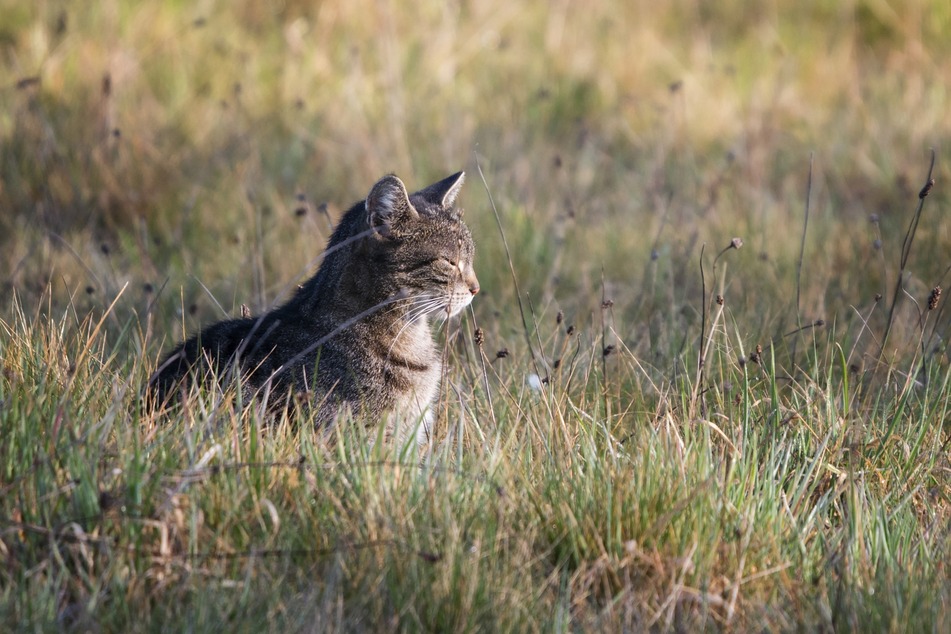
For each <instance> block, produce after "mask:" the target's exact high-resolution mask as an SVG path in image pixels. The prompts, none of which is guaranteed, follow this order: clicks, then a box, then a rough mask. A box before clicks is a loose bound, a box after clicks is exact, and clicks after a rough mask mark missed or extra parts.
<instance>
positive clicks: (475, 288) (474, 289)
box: [469, 280, 479, 295]
mask: <svg viewBox="0 0 951 634" xmlns="http://www.w3.org/2000/svg"><path fill="white" fill-rule="evenodd" d="M469 292H470V293H472V294H473V295H477V294H478V293H479V281H478V280H473V281H472V282H471V283H470V284H469Z"/></svg>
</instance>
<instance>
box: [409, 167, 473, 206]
mask: <svg viewBox="0 0 951 634" xmlns="http://www.w3.org/2000/svg"><path fill="white" fill-rule="evenodd" d="M465 180H466V173H465V172H457V173H455V174H453V175H452V176H449V177H447V178H444V179H442V180H441V181H439V182H438V183H433V184H432V185H430V186H429V187H427V188H426V189H421V190H419V191H418V192H416V194H415V195H416V196H419V197H421V198H422V199H423V200H425V201H426V202H428V203H431V204H433V205H438V206H439V207H442V208H443V209H445V210H447V211H448V210H449V209H452V206H453V204H454V203H455V202H456V198H457V197H458V196H459V192H460V191H461V190H462V183H463V182H465Z"/></svg>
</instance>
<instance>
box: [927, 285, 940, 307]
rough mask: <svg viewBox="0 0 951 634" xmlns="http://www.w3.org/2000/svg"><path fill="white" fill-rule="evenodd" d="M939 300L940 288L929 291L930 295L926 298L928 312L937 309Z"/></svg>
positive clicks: (936, 287)
mask: <svg viewBox="0 0 951 634" xmlns="http://www.w3.org/2000/svg"><path fill="white" fill-rule="evenodd" d="M940 299H941V287H940V286H935V287H934V288H933V289H931V295H929V296H928V310H934V309H935V308H937V307H938V300H940Z"/></svg>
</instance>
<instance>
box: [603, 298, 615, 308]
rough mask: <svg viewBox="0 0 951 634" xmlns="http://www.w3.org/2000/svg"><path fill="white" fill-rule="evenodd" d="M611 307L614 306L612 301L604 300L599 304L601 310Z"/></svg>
mask: <svg viewBox="0 0 951 634" xmlns="http://www.w3.org/2000/svg"><path fill="white" fill-rule="evenodd" d="M612 306H614V300H613V299H606V300H604V301H603V302H601V308H604V309H607V308H611V307H612Z"/></svg>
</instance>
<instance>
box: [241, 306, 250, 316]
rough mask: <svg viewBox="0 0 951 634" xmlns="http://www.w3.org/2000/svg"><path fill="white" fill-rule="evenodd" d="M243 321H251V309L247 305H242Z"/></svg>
mask: <svg viewBox="0 0 951 634" xmlns="http://www.w3.org/2000/svg"><path fill="white" fill-rule="evenodd" d="M241 319H251V308H250V307H248V305H247V304H241Z"/></svg>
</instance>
